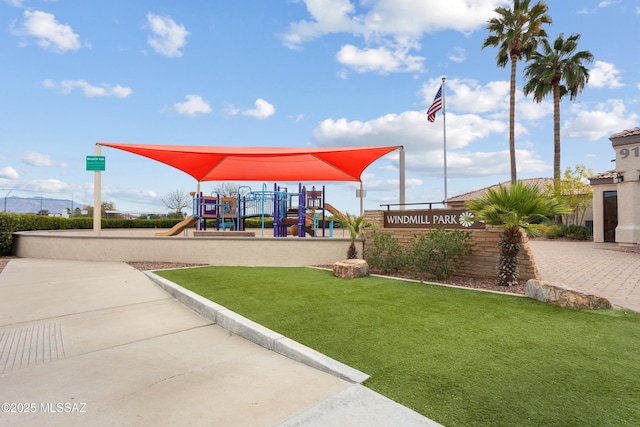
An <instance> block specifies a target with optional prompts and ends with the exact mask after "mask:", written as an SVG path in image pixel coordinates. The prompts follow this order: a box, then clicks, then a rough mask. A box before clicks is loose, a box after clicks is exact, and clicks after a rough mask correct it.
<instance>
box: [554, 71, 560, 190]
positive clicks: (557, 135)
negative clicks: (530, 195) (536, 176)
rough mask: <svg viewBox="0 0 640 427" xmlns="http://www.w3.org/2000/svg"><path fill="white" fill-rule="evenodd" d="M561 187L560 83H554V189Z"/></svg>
mask: <svg viewBox="0 0 640 427" xmlns="http://www.w3.org/2000/svg"><path fill="white" fill-rule="evenodd" d="M559 185H560V83H559V82H558V81H554V82H553V188H554V189H555V190H558V186H559Z"/></svg>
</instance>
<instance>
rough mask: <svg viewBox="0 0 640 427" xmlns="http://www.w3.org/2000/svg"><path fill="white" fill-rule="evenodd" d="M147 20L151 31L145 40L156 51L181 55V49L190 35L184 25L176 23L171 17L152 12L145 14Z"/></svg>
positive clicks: (167, 54)
mask: <svg viewBox="0 0 640 427" xmlns="http://www.w3.org/2000/svg"><path fill="white" fill-rule="evenodd" d="M147 22H148V23H149V27H150V28H151V32H152V33H153V34H152V35H150V36H149V37H148V39H147V41H148V42H149V45H150V46H151V47H152V48H153V49H154V50H155V51H156V52H157V53H159V54H160V55H164V56H168V57H180V56H182V49H183V48H184V46H185V45H186V44H187V37H188V36H189V35H190V33H189V32H188V31H187V30H186V29H185V27H184V25H178V24H176V23H175V22H174V21H173V20H172V19H171V18H168V17H164V16H159V15H155V14H153V13H149V14H147Z"/></svg>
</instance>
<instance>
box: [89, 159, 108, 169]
mask: <svg viewBox="0 0 640 427" xmlns="http://www.w3.org/2000/svg"><path fill="white" fill-rule="evenodd" d="M87 170H88V171H103V170H105V158H104V156H87Z"/></svg>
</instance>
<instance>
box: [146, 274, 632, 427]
mask: <svg viewBox="0 0 640 427" xmlns="http://www.w3.org/2000/svg"><path fill="white" fill-rule="evenodd" d="M157 274H159V275H160V276H162V277H165V278H167V279H169V280H171V281H173V282H175V283H178V284H180V285H182V286H184V287H185V288H188V289H191V290H192V291H194V292H196V293H198V294H200V295H202V296H204V297H206V298H209V299H211V300H212V301H215V302H217V303H219V304H221V305H224V306H225V307H227V308H229V309H231V310H233V311H235V312H237V313H240V314H242V315H243V316H245V317H247V318H249V319H251V320H254V321H256V322H258V323H260V324H262V325H264V326H266V327H268V328H270V329H273V330H275V331H277V332H280V333H282V334H283V335H285V336H287V337H289V338H292V339H294V340H296V341H298V342H301V343H303V344H305V345H307V346H309V347H312V348H314V349H316V350H318V351H320V352H322V353H324V354H326V355H328V356H330V357H333V358H335V359H337V360H339V361H341V362H343V363H346V364H348V365H350V366H352V367H354V368H356V369H359V370H361V371H363V372H365V373H367V374H369V375H371V378H370V379H369V380H367V381H366V383H365V385H366V386H367V387H369V388H371V389H373V390H375V391H377V392H379V393H381V394H383V395H385V396H387V397H389V398H391V399H393V400H395V401H397V402H399V403H401V404H403V405H405V406H408V407H410V408H412V409H414V410H416V411H418V412H420V413H422V414H424V415H425V416H427V417H429V418H431V419H433V420H435V421H437V422H439V423H442V424H444V425H445V426H447V427H453V426H465V427H466V426H474V425H477V426H524V425H529V426H546V425H548V426H638V425H640V315H639V314H637V313H634V312H630V311H622V310H604V311H586V310H574V309H566V308H560V307H555V306H551V305H546V304H542V303H539V302H537V301H534V300H531V299H528V298H522V297H516V296H507V295H498V294H490V293H484V292H477V291H471V290H466V289H452V288H446V287H442V286H434V285H427V284H420V283H413V282H405V281H397V280H391V279H384V278H378V277H366V278H360V279H354V280H348V279H340V278H336V277H334V276H333V273H332V272H330V271H323V270H314V269H309V268H279V267H272V268H251V267H204V268H195V269H182V270H171V271H160V272H157Z"/></svg>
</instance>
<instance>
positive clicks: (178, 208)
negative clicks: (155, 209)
mask: <svg viewBox="0 0 640 427" xmlns="http://www.w3.org/2000/svg"><path fill="white" fill-rule="evenodd" d="M160 200H161V201H162V203H164V205H165V206H166V207H167V209H169V210H171V211H173V212H175V213H176V214H179V215H180V217H181V218H184V212H182V210H183V209H184V208H186V207H187V206H191V204H192V203H193V202H192V197H191V195H189V194H188V193H186V192H184V191H182V190H173V191H171V192H170V193H169V194H167V195H165V196H163V197H160Z"/></svg>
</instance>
